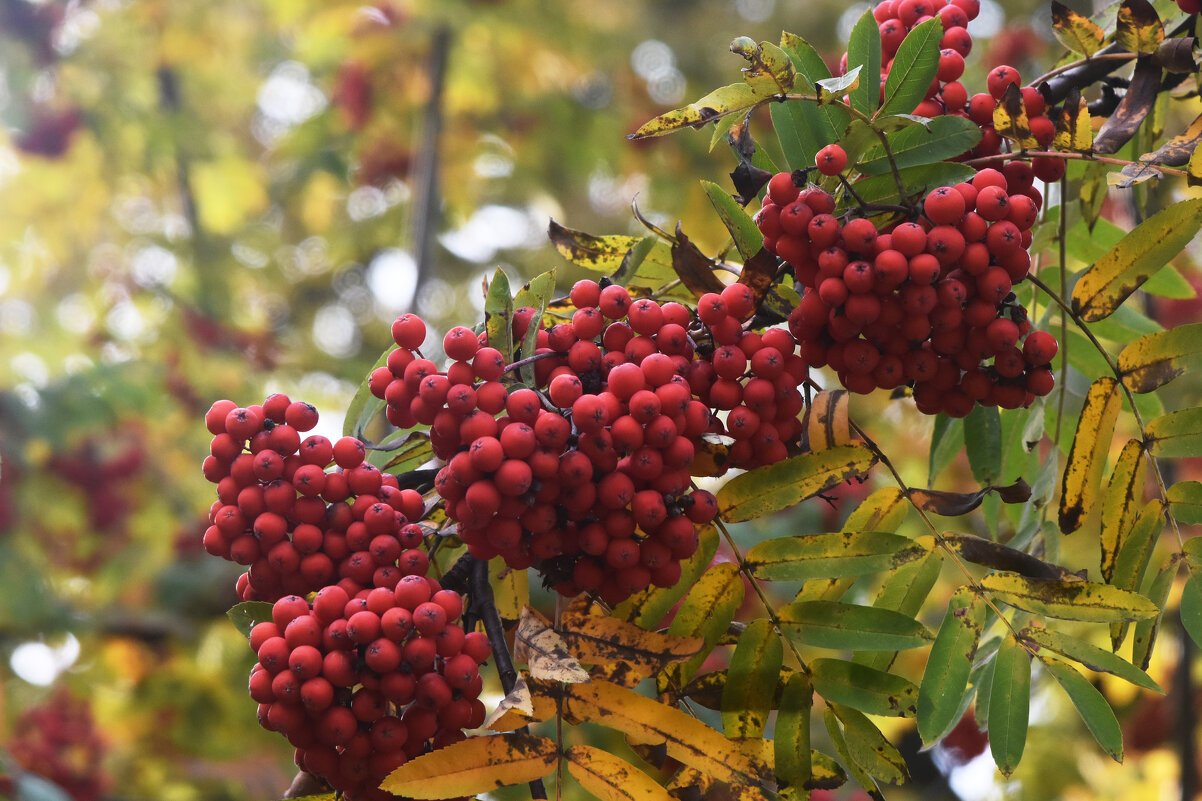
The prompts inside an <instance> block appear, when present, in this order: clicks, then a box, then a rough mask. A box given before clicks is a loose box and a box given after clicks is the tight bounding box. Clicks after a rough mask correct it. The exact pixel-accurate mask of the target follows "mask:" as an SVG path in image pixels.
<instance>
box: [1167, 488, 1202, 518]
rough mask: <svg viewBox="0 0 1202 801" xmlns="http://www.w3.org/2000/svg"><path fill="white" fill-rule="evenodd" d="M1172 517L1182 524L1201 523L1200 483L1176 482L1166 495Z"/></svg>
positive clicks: (1201, 494) (1201, 500) (1201, 490)
mask: <svg viewBox="0 0 1202 801" xmlns="http://www.w3.org/2000/svg"><path fill="white" fill-rule="evenodd" d="M1167 498H1168V501H1169V504H1170V505H1171V506H1172V509H1173V516H1174V517H1176V518H1177V520H1178V521H1180V522H1182V523H1190V524H1194V523H1202V482H1198V481H1178V482H1177V483H1176V484H1174V485H1173V486H1171V487H1169V491H1168V495H1167Z"/></svg>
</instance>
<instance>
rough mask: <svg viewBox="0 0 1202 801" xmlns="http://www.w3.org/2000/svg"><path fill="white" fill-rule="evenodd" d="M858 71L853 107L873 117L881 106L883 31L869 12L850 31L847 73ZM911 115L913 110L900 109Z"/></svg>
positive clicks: (869, 10)
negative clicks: (858, 78)
mask: <svg viewBox="0 0 1202 801" xmlns="http://www.w3.org/2000/svg"><path fill="white" fill-rule="evenodd" d="M857 67H859V68H860V69H861V70H862V71H861V73H860V82H859V85H858V86H857V87H856V88H855V89H853V90H852V91H851V97H850V100H851V107H852V108H854V109H856V110H857V111H859V112H860V113H861V114H863V115H865V116H868V117H871V116H872V114H873V112H875V111H876V110H877V107H878V106H879V105H880V102H881V29H880V23H878V22H877V21H876V17H874V16H873V15H872V9H868V10H867V11H865V12H864V13H863V14H862V15H861V16H860V19H859V21H857V22H856V24H855V27H853V28H852V29H851V38H850V39H849V40H848V42H847V71H848V73H851V72H852V70H854V69H856V68H857ZM900 110H901V111H903V112H910V111H913V110H914V109H912V108H908V109H900Z"/></svg>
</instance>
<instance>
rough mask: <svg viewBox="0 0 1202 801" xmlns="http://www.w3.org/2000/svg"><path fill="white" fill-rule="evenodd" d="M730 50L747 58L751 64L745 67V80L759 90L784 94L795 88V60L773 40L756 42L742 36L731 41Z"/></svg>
mask: <svg viewBox="0 0 1202 801" xmlns="http://www.w3.org/2000/svg"><path fill="white" fill-rule="evenodd" d="M730 52H732V53H737V54H738V55H740V56H742V57H743V58H745V59H747V63H748V65H749V66H746V67H744V68H743V81H744V82H745V83H746V84H747V85H748V86H750V87H751V88H753V89H755V90H756V91H757V92H759V93H761V94H765V95H783V94H787V93H788V92H789V91H790V90H791V89H792V88H793V77H794V76H793V62H792V61H791V60H790V59H789V56H788V55H787V54H786V53H785V52H784V51H783V50H781V49H780V48H779V47H777V46H776V45H774V44H772V43H771V42H760V43H759V44H756V43H755V40H753V39H751V38H749V37H747V36H740V37H739V38H737V39H735V40H734V41H733V42H731V43H730Z"/></svg>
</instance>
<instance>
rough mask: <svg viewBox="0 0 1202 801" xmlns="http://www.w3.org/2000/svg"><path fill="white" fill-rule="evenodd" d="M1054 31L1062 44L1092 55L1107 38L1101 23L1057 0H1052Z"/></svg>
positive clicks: (1083, 53) (1075, 50)
mask: <svg viewBox="0 0 1202 801" xmlns="http://www.w3.org/2000/svg"><path fill="white" fill-rule="evenodd" d="M1052 33H1054V34H1055V35H1056V38H1057V39H1059V40H1060V44H1062V45H1064V46H1065V47H1067V48H1068V49H1069V50H1072V51H1073V52H1074V53H1080V54H1082V55H1085V56H1092V55H1093V54H1094V53H1096V52H1098V51H1099V50H1100V49H1102V42H1103V41H1104V40H1105V39H1106V32H1105V31H1103V30H1102V27H1101V26H1100V25H1098V24H1097V23H1096V22H1094V21H1093V20H1091V19H1090V18H1089V17H1084V16H1082V15H1080V14H1078V13H1077V12H1076V11H1073V10H1072V9H1071V8H1069V7H1068V6H1066V5H1064V4H1063V3H1060V2H1057V0H1052Z"/></svg>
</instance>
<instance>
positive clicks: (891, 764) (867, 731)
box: [827, 704, 910, 789]
mask: <svg viewBox="0 0 1202 801" xmlns="http://www.w3.org/2000/svg"><path fill="white" fill-rule="evenodd" d="M827 710H828V711H829V712H831V713H832V714H833V715H834V716H835V717H837V718H838V720H839V722H840V723H842V724H843V741H844V743H845V745H846V752H847V756H849V757H850V758H851V760H852V762H854V763H855V764H856V765H858V766H859V767H861V768H862V769H863V770H864V771H865V772H867V773H868V774H869V775H870V776H873V777H875V778H877V779H880V780H881V781H885V782H889V783H891V784H901V783H902V782H905V781H908V780H909V778H910V773H909V770H908V769H907V768H906V759H905V757H903V756H902V755H901V752H900V751H898V750H897V747H896V746H895V745H893V743H891V742H889V740H888V739H887V738H886V737H885V735H884V734H882V733H881V730H880V729H878V728H877V726H876V724H875V723H873V722H872V721H871V720H869V719H868V716H867V715H865V714H864V713H863V712H860V711H859V710H857V709H852V708H851V707H847V706H844V705H842V704H830V705H828V707H827ZM830 728H831V727H830V725H829V724H828V726H827V730H828V731H829V730H830ZM865 789H867V788H865Z"/></svg>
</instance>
